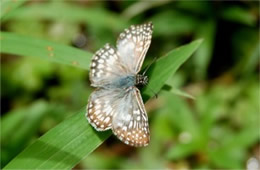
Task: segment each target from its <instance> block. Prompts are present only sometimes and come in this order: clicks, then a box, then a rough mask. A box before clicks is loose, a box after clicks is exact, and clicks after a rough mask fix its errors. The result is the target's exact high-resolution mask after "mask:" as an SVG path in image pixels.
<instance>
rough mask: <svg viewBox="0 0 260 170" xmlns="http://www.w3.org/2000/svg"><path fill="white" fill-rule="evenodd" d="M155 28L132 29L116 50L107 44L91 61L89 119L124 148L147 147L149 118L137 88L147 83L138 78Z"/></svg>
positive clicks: (119, 42)
mask: <svg viewBox="0 0 260 170" xmlns="http://www.w3.org/2000/svg"><path fill="white" fill-rule="evenodd" d="M152 29H153V25H152V23H151V22H149V23H145V24H143V25H136V26H135V25H132V26H131V27H130V28H128V29H125V31H124V32H123V33H121V34H120V36H119V38H118V40H117V49H116V48H113V47H112V46H111V45H109V44H106V45H105V46H104V47H103V48H101V49H100V50H98V51H97V52H96V53H95V55H94V56H93V58H92V61H91V67H90V73H89V77H90V81H91V85H92V86H93V87H96V90H95V91H94V92H93V93H92V94H91V95H90V97H89V100H88V105H87V113H86V117H87V119H88V121H89V123H90V124H91V125H92V126H93V127H94V128H95V129H96V130H98V131H105V130H108V129H112V131H113V133H114V134H115V135H116V136H117V137H118V138H119V139H120V140H121V141H123V142H124V143H125V144H128V145H131V146H136V147H140V146H147V145H148V143H149V141H150V132H149V125H148V116H147V113H146V110H145V107H144V104H143V101H142V97H141V94H140V91H139V89H138V88H136V86H138V85H145V84H147V83H148V77H147V76H144V75H142V74H138V73H139V71H140V70H141V66H142V63H143V61H144V57H145V54H146V52H147V50H148V48H149V46H150V43H151V35H152Z"/></svg>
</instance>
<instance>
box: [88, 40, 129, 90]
mask: <svg viewBox="0 0 260 170" xmlns="http://www.w3.org/2000/svg"><path fill="white" fill-rule="evenodd" d="M119 57H120V56H119V55H118V53H117V51H116V49H115V48H113V47H112V46H111V45H109V44H106V45H105V46H104V47H103V48H101V49H100V50H98V51H97V52H96V53H95V55H94V56H93V57H92V61H91V66H90V72H89V77H90V81H91V85H92V86H94V87H101V86H104V85H106V84H109V83H111V82H113V81H115V79H117V78H118V77H120V76H123V75H126V73H127V70H126V67H124V66H123V65H122V63H121V61H120V58H119Z"/></svg>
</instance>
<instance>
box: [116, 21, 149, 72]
mask: <svg viewBox="0 0 260 170" xmlns="http://www.w3.org/2000/svg"><path fill="white" fill-rule="evenodd" d="M152 32H153V24H152V23H151V22H148V23H145V24H143V25H132V26H130V28H128V29H125V31H124V32H122V33H121V34H120V36H119V38H118V40H117V50H118V54H119V55H120V57H121V59H122V63H123V64H124V65H125V66H127V68H128V69H130V72H131V73H135V74H137V73H138V72H139V71H140V70H141V67H142V64H143V61H144V58H145V55H146V52H147V50H148V48H149V46H150V44H151V39H152Z"/></svg>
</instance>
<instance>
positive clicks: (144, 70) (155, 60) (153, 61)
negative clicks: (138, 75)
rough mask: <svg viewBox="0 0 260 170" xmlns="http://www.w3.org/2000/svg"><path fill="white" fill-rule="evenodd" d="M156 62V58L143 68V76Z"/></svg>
mask: <svg viewBox="0 0 260 170" xmlns="http://www.w3.org/2000/svg"><path fill="white" fill-rule="evenodd" d="M156 60H157V57H155V58H154V59H153V61H152V62H151V63H150V64H149V65H148V66H147V67H146V68H145V70H144V72H143V75H145V73H146V72H147V70H148V69H149V68H150V67H151V65H152V64H153V63H154V62H155V61H156Z"/></svg>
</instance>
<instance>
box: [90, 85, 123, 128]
mask: <svg viewBox="0 0 260 170" xmlns="http://www.w3.org/2000/svg"><path fill="white" fill-rule="evenodd" d="M121 91H122V90H121V89H111V90H107V89H102V88H100V89H96V90H95V91H94V92H92V93H91V95H90V97H89V101H88V105H87V113H86V117H87V119H88V121H89V123H90V124H91V125H92V126H93V127H95V129H96V130H98V131H104V130H108V129H110V128H111V125H112V117H113V115H114V114H115V113H116V110H115V106H116V105H117V103H118V99H119V97H118V96H119V94H120V92H121Z"/></svg>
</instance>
